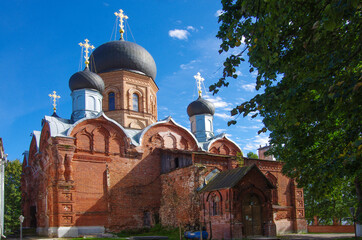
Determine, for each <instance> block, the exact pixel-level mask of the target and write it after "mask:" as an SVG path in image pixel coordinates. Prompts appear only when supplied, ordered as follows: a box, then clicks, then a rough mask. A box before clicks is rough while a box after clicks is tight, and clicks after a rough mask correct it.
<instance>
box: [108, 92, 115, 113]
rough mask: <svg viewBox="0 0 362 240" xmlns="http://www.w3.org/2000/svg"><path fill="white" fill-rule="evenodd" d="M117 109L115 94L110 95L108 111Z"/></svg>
mask: <svg viewBox="0 0 362 240" xmlns="http://www.w3.org/2000/svg"><path fill="white" fill-rule="evenodd" d="M115 109H116V104H115V96H114V92H110V93H108V111H113V110H115Z"/></svg>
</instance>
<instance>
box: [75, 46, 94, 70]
mask: <svg viewBox="0 0 362 240" xmlns="http://www.w3.org/2000/svg"><path fill="white" fill-rule="evenodd" d="M79 46H81V47H82V49H83V48H85V51H84V52H85V56H84V58H85V67H86V68H88V66H89V56H88V54H89V50H88V49H89V48H90V49H94V46H93V45H90V44H89V40H88V39H84V43H79Z"/></svg>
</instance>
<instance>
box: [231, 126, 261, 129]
mask: <svg viewBox="0 0 362 240" xmlns="http://www.w3.org/2000/svg"><path fill="white" fill-rule="evenodd" d="M236 127H237V128H240V129H261V128H262V127H263V126H261V125H251V126H240V125H238V126H236Z"/></svg>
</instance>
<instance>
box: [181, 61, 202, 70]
mask: <svg viewBox="0 0 362 240" xmlns="http://www.w3.org/2000/svg"><path fill="white" fill-rule="evenodd" d="M196 62H198V61H197V60H191V61H190V62H189V63H186V64H181V65H180V68H181V69H182V70H189V69H194V66H193V65H194V64H195V63H196Z"/></svg>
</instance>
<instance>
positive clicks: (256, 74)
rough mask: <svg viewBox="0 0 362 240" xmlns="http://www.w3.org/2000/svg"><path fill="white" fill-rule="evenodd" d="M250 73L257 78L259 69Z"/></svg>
mask: <svg viewBox="0 0 362 240" xmlns="http://www.w3.org/2000/svg"><path fill="white" fill-rule="evenodd" d="M250 75H251V76H252V77H253V78H256V77H257V76H258V71H257V70H254V72H252V73H250Z"/></svg>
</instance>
